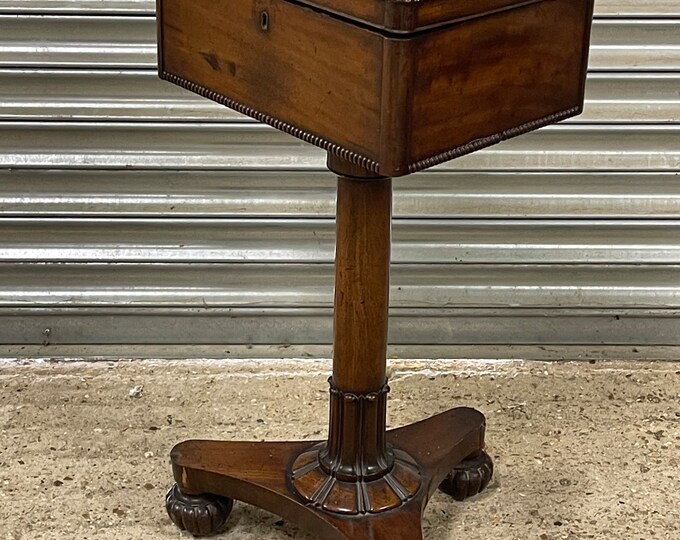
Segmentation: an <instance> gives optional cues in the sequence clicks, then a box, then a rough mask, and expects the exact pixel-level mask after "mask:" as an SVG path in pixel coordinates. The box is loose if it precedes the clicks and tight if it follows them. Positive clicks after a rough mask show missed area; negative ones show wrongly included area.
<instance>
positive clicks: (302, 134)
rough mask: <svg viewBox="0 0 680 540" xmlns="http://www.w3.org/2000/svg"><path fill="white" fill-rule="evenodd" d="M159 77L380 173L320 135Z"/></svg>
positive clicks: (377, 167) (212, 93)
mask: <svg viewBox="0 0 680 540" xmlns="http://www.w3.org/2000/svg"><path fill="white" fill-rule="evenodd" d="M159 75H160V77H161V79H165V80H166V81H169V82H171V83H173V84H176V85H178V86H181V87H182V88H186V89H187V90H189V91H190V92H194V93H195V94H198V95H200V96H203V97H205V98H208V99H210V100H212V101H215V102H217V103H220V104H221V105H225V106H226V107H229V108H230V109H234V110H235V111H237V112H240V113H241V114H245V115H246V116H250V117H251V118H254V119H255V120H258V121H260V122H263V123H265V124H269V125H270V126H272V127H273V128H276V129H278V130H280V131H283V132H285V133H288V134H289V135H292V136H293V137H297V138H298V139H302V140H303V141H305V142H308V143H310V144H313V145H314V146H318V147H320V148H323V149H324V150H326V151H328V152H332V153H333V154H335V155H337V156H340V157H341V158H342V159H345V160H347V161H349V162H350V163H354V164H355V165H359V166H360V167H363V168H364V169H366V170H369V171H371V172H374V173H376V174H377V173H379V171H380V164H379V163H377V162H376V161H373V160H372V159H369V158H367V157H365V156H362V155H360V154H357V153H356V152H353V151H352V150H348V149H347V148H343V147H342V146H340V145H338V144H335V143H332V142H330V141H328V140H326V139H324V138H322V137H319V136H318V135H313V134H312V133H309V132H307V131H304V130H303V129H300V128H298V127H295V126H293V125H291V124H289V123H287V122H284V121H283V120H277V119H276V118H273V117H271V116H269V115H267V114H264V113H261V112H258V111H256V110H255V109H252V108H251V107H248V106H246V105H242V104H241V103H238V102H237V101H234V100H233V99H231V98H228V97H227V96H225V95H223V94H220V93H219V92H215V91H214V90H211V89H210V88H207V87H205V86H202V85H200V84H196V83H194V82H191V81H189V80H187V79H184V78H182V77H179V76H178V75H173V74H172V73H168V72H167V71H161V72H160V73H159Z"/></svg>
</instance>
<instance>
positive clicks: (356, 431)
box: [157, 0, 594, 540]
mask: <svg viewBox="0 0 680 540" xmlns="http://www.w3.org/2000/svg"><path fill="white" fill-rule="evenodd" d="M157 1H158V10H157V11H158V20H159V24H158V29H159V73H160V76H161V77H162V78H164V79H166V80H169V81H171V82H173V83H175V84H178V85H180V86H182V87H184V88H187V89H189V90H191V91H193V92H195V93H197V94H199V95H202V96H204V97H207V98H209V99H212V100H214V101H216V102H218V103H222V104H224V105H226V106H228V107H231V108H233V109H235V110H237V111H239V112H241V113H243V114H246V115H249V116H252V117H253V118H256V119H258V120H260V121H262V122H266V123H268V124H270V125H272V126H274V127H275V128H277V129H280V130H282V131H285V132H287V133H289V134H292V135H294V136H296V137H298V138H300V139H302V140H304V141H307V142H309V143H311V144H315V145H317V146H319V147H321V148H324V149H325V150H327V151H328V167H329V168H330V169H331V170H332V171H334V172H335V173H336V174H337V175H338V207H337V249H336V290H335V322H334V356H333V375H332V377H331V379H330V385H331V390H330V407H329V408H330V411H329V433H328V438H327V439H326V440H324V441H315V442H286V443H266V442H261V443H254V442H253V443H246V442H220V441H188V442H185V443H181V444H179V445H178V446H177V447H176V448H175V449H174V450H173V452H172V463H173V470H174V475H175V480H176V482H177V485H176V487H174V488H173V490H171V492H170V493H169V494H168V498H167V502H166V508H167V509H168V513H169V515H170V517H171V518H172V519H173V521H174V522H175V523H176V524H177V525H178V526H179V527H180V528H184V529H187V530H189V531H190V532H192V533H194V534H199V535H204V534H211V533H215V532H219V530H220V529H222V528H223V527H224V526H225V520H226V517H227V516H228V513H229V511H230V510H231V501H232V500H233V499H239V500H242V501H245V502H249V503H251V504H255V505H257V506H261V507H262V508H265V509H267V510H270V511H272V512H274V513H276V514H279V515H281V516H283V517H284V518H286V519H289V520H291V521H293V522H295V523H297V524H298V525H300V526H302V527H304V528H306V529H308V530H310V531H312V532H313V533H315V534H316V535H317V536H318V537H319V538H321V539H324V540H349V539H352V540H388V539H389V540H417V539H419V538H421V539H422V532H421V516H422V512H423V510H424V508H425V505H426V504H427V501H428V500H429V498H430V497H431V495H432V494H433V492H434V490H436V489H437V487H438V486H440V485H441V488H442V490H443V491H445V492H447V493H449V494H450V495H452V496H453V497H454V498H456V499H459V500H460V499H463V498H466V497H469V496H472V495H475V494H477V493H479V492H480V491H481V490H482V489H484V488H485V487H486V485H487V484H488V483H489V481H490V479H491V475H492V473H493V464H492V462H491V459H490V458H489V456H488V455H487V454H486V453H485V451H484V427H485V420H484V417H483V415H482V414H481V413H479V412H477V411H473V410H471V409H462V408H459V409H453V410H450V411H448V412H446V413H443V414H440V415H437V416H435V417H433V418H430V419H429V420H424V421H422V422H418V423H416V424H413V425H410V426H406V427H403V428H400V429H397V430H394V431H390V432H388V431H387V430H386V411H387V395H388V392H389V387H388V385H387V378H386V346H387V324H388V307H389V267H390V246H391V242H390V240H391V239H390V230H391V210H392V188H391V178H390V177H391V176H399V175H405V174H408V173H410V172H414V171H417V170H421V169H425V168H428V167H431V166H433V165H436V164H438V163H441V162H444V161H447V160H449V159H453V158H455V157H458V156H461V155H464V154H467V153H470V152H474V151H476V150H479V149H481V148H484V147H486V146H489V145H492V144H495V143H498V142H500V141H502V140H505V139H508V138H510V137H514V136H517V135H520V134H522V133H525V132H527V131H530V130H533V129H537V128H539V127H541V126H544V125H547V124H551V123H553V122H556V121H558V120H561V119H563V118H567V117H569V116H573V115H575V114H578V113H579V112H580V111H581V109H582V107H583V97H584V88H585V74H586V65H587V52H588V43H589V37H590V26H591V21H592V12H593V1H594V0H477V1H472V0H459V1H452V0H157Z"/></svg>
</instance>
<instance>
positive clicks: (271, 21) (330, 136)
mask: <svg viewBox="0 0 680 540" xmlns="http://www.w3.org/2000/svg"><path fill="white" fill-rule="evenodd" d="M263 14H266V15H263ZM263 16H264V17H265V18H266V21H263V19H262V17H263ZM263 22H264V23H266V24H263ZM263 26H266V28H263ZM162 50H163V60H162V62H163V66H164V69H165V71H166V73H168V74H171V75H173V76H176V77H180V78H181V79H183V80H184V81H190V82H191V83H194V84H195V85H199V86H200V87H201V88H200V91H199V89H197V88H194V87H193V86H192V85H189V84H186V82H185V83H184V86H187V87H189V88H190V89H192V90H194V91H199V93H202V94H203V95H206V96H208V97H210V98H212V99H214V100H215V101H220V102H222V103H227V104H229V106H232V107H234V108H239V110H240V111H241V112H244V113H246V114H250V115H252V116H255V117H256V118H258V119H260V120H264V121H268V122H269V123H271V124H274V125H276V127H279V128H281V129H284V130H285V131H289V132H290V133H292V134H294V135H296V136H298V137H300V138H304V139H305V140H308V141H309V142H313V143H316V144H318V145H319V146H324V147H327V146H328V145H323V144H321V143H320V141H319V140H317V139H318V138H322V139H325V140H327V141H331V142H332V143H333V144H334V145H339V146H340V147H342V148H344V149H346V150H349V151H351V152H355V153H357V154H359V155H361V156H364V157H367V158H369V159H371V160H375V159H376V158H377V155H378V150H379V127H380V96H381V78H382V77H381V64H382V38H381V37H380V36H379V35H376V34H373V33H371V32H368V31H366V30H362V29H359V28H357V27H354V26H352V25H349V24H345V23H342V22H340V21H337V20H334V19H332V18H330V17H327V16H324V15H322V14H319V13H316V12H314V11H312V10H311V9H308V8H302V7H299V6H295V5H292V4H289V3H287V2H284V1H281V0H163V46H162ZM208 89H209V91H208ZM211 92H214V93H216V95H213V94H212V93H211ZM225 96H226V97H227V98H229V99H230V100H233V102H235V103H236V104H238V105H240V106H241V107H235V106H234V104H233V103H231V102H230V101H225V100H224V99H223V98H224V97H225ZM281 122H283V123H286V124H287V125H286V126H282V125H281ZM321 142H323V141H321Z"/></svg>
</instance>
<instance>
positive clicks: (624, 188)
mask: <svg viewBox="0 0 680 540" xmlns="http://www.w3.org/2000/svg"><path fill="white" fill-rule="evenodd" d="M335 184H336V180H335V176H334V175H332V174H331V173H329V172H318V173H317V172H279V171H251V172H247V171H226V172H213V171H190V172H180V171H127V170H119V171H100V170H92V171H90V170H42V169H36V170H31V169H29V170H8V169H0V215H4V216H26V217H39V216H43V217H49V216H69V217H73V216H81V217H87V216H111V217H119V218H125V217H144V216H146V217H182V216H184V217H191V216H196V217H199V216H202V217H249V216H251V217H258V216H267V217H273V216H280V217H307V216H309V217H333V216H334V214H335V195H336V188H335ZM393 185H394V213H395V216H397V217H420V218H432V217H440V218H464V217H469V218H485V217H500V218H504V217H505V218H527V217H531V218H563V217H580V218H588V217H591V218H595V217H610V218H611V217H615V218H622V217H623V218H625V217H631V218H632V217H636V216H637V217H644V218H678V217H680V173H677V172H674V173H671V172H667V173H649V174H643V173H602V174H600V173H590V172H582V173H581V172H573V173H566V174H565V173H526V172H521V171H518V172H498V173H493V172H491V173H483V172H474V171H471V172H427V173H420V174H417V175H413V176H409V177H406V178H396V179H394V181H393Z"/></svg>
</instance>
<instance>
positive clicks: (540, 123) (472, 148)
mask: <svg viewBox="0 0 680 540" xmlns="http://www.w3.org/2000/svg"><path fill="white" fill-rule="evenodd" d="M580 112H581V108H580V107H571V108H570V109H566V110H564V111H560V112H558V113H554V114H550V115H548V116H544V117H543V118H539V119H538V120H532V121H531V122H527V123H526V124H522V125H521V126H517V127H514V128H512V129H507V130H505V131H501V132H500V133H497V134H495V135H490V136H489V137H482V138H481V139H476V140H474V141H471V142H469V143H467V144H464V145H462V146H459V147H457V148H454V149H453V150H447V151H446V152H442V153H441V154H437V155H435V156H432V157H429V158H426V159H422V160H420V161H416V162H415V163H412V164H411V165H409V166H408V172H409V173H414V172H417V171H422V170H423V169H427V168H429V167H432V166H434V165H439V164H440V163H444V162H445V161H450V160H452V159H455V158H459V157H462V156H464V155H466V154H471V153H472V152H476V151H477V150H481V149H482V148H486V147H487V146H493V145H494V144H498V143H500V142H503V141H505V140H507V139H511V138H513V137H517V136H518V135H523V134H525V133H528V132H530V131H534V130H537V129H539V128H542V127H544V126H547V125H550V124H554V123H555V122H559V121H560V120H564V119H565V118H569V117H571V116H575V115H577V114H579V113H580Z"/></svg>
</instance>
